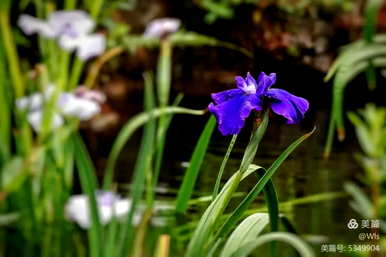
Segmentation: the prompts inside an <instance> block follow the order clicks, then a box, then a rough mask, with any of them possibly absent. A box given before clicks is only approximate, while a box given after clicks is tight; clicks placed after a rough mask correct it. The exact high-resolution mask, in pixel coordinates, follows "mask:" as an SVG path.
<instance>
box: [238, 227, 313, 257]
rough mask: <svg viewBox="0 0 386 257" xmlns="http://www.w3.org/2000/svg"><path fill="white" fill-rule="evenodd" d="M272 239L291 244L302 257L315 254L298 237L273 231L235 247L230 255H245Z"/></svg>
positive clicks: (310, 256) (241, 256) (243, 256)
mask: <svg viewBox="0 0 386 257" xmlns="http://www.w3.org/2000/svg"><path fill="white" fill-rule="evenodd" d="M272 241H282V242H285V243H287V244H289V245H291V246H292V247H294V248H295V249H296V250H297V251H298V253H299V254H300V256H302V257H314V256H315V254H314V253H313V251H312V249H311V248H310V247H309V246H308V245H307V244H306V243H304V242H303V241H302V240H301V239H300V238H299V237H297V236H295V235H293V234H290V233H286V232H274V233H269V234H265V235H263V236H261V237H259V238H258V239H256V240H255V241H254V242H249V243H247V244H245V245H244V246H243V247H241V248H239V249H237V251H236V252H235V253H234V254H233V255H232V257H247V256H249V255H250V254H251V253H252V252H253V251H254V250H255V249H256V248H258V247H259V246H261V245H263V244H265V243H268V242H272Z"/></svg>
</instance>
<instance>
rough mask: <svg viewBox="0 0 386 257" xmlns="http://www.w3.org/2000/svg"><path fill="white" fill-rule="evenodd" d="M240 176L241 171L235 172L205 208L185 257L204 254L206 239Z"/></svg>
mask: <svg viewBox="0 0 386 257" xmlns="http://www.w3.org/2000/svg"><path fill="white" fill-rule="evenodd" d="M241 177H242V175H241V172H236V173H235V174H234V175H233V176H232V177H231V178H230V179H229V180H228V182H227V183H226V184H225V185H224V187H223V189H222V190H221V192H220V193H219V194H218V195H217V197H216V199H215V200H214V201H213V202H212V203H211V204H210V205H209V207H208V208H207V209H206V210H205V212H204V214H203V215H202V216H201V219H200V221H199V223H198V225H197V227H196V230H195V231H194V233H193V236H192V238H191V240H190V242H189V245H188V249H187V253H186V257H196V256H203V255H204V253H205V252H206V248H207V243H208V239H209V237H210V235H211V234H212V233H213V229H214V226H215V224H216V222H217V220H218V218H219V217H220V216H221V214H222V213H223V211H224V209H225V207H226V206H227V205H228V203H229V200H230V199H231V197H232V194H233V193H234V192H235V190H236V188H237V186H238V185H239V183H240V180H241Z"/></svg>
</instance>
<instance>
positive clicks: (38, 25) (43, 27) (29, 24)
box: [17, 14, 56, 38]
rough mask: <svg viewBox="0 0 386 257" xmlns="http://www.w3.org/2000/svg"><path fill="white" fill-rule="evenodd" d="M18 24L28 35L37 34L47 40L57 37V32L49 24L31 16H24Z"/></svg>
mask: <svg viewBox="0 0 386 257" xmlns="http://www.w3.org/2000/svg"><path fill="white" fill-rule="evenodd" d="M17 24H18V26H19V27H20V28H21V29H22V30H23V32H24V33H25V34H27V35H32V34H35V33H37V34H39V35H41V36H43V37H47V38H54V37H55V36H56V34H55V31H54V30H53V29H52V27H50V25H49V24H48V23H47V22H45V21H43V20H41V19H37V18H35V17H32V16H30V15H26V14H22V15H21V16H20V18H19V20H18V22H17Z"/></svg>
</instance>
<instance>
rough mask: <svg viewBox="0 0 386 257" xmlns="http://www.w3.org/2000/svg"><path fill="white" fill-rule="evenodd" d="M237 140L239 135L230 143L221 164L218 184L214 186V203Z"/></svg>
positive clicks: (234, 136)
mask: <svg viewBox="0 0 386 257" xmlns="http://www.w3.org/2000/svg"><path fill="white" fill-rule="evenodd" d="M236 139H237V134H236V135H233V137H232V139H231V142H230V143H229V146H228V150H227V152H226V154H225V157H224V159H223V161H222V163H221V166H220V171H219V173H218V176H217V179H216V184H215V186H214V190H213V195H212V201H213V200H214V199H215V198H216V196H217V194H218V190H219V188H220V183H221V178H222V175H223V173H224V169H225V166H226V164H227V162H228V159H229V156H230V154H231V152H232V149H233V146H234V144H235V143H236Z"/></svg>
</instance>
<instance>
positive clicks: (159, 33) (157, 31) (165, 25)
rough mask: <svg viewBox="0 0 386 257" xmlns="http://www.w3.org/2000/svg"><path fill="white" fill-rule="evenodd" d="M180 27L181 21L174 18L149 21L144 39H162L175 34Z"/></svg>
mask: <svg viewBox="0 0 386 257" xmlns="http://www.w3.org/2000/svg"><path fill="white" fill-rule="evenodd" d="M180 25H181V21H180V20H179V19H176V18H161V19H155V20H153V21H151V22H150V23H149V24H148V25H147V26H146V30H145V32H144V34H143V35H144V37H148V38H162V37H165V36H167V35H169V34H172V33H174V32H176V31H177V30H178V29H179V28H180Z"/></svg>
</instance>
